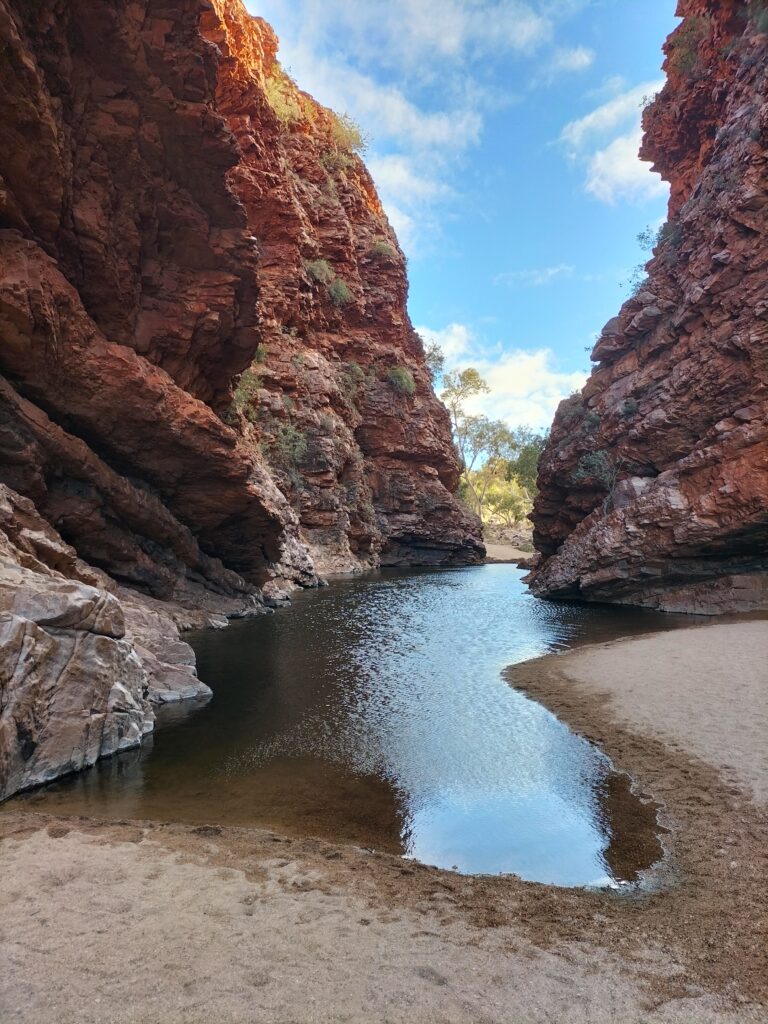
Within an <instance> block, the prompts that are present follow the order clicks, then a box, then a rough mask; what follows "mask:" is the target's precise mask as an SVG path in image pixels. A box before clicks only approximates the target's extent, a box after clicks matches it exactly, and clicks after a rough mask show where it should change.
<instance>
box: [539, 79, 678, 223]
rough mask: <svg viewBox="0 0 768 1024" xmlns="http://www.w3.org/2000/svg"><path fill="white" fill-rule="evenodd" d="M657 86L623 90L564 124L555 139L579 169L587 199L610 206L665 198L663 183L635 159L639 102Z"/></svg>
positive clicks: (639, 116) (646, 165) (655, 89)
mask: <svg viewBox="0 0 768 1024" xmlns="http://www.w3.org/2000/svg"><path fill="white" fill-rule="evenodd" d="M662 84H663V83H662V82H660V81H654V82H644V83H642V84H641V85H637V86H634V87H633V88H631V89H624V91H623V92H620V93H619V94H618V95H616V96H613V97H612V98H611V99H609V100H607V101H606V102H604V103H601V104H600V105H599V106H597V107H595V108H594V110H591V111H590V112H589V113H588V114H585V115H584V116H583V117H580V118H578V119H576V120H574V121H570V122H569V123H568V124H566V125H565V126H564V128H563V130H562V131H561V133H560V140H559V141H560V143H561V144H562V146H563V148H564V150H565V152H566V153H567V155H568V157H569V159H571V160H573V161H576V162H577V163H579V164H582V165H583V166H584V168H585V174H584V189H585V191H586V192H587V193H588V194H589V195H592V196H594V197H595V198H596V199H599V200H600V201H601V202H604V203H609V204H614V203H616V202H618V201H619V200H625V201H629V202H641V201H644V200H648V199H654V198H657V197H661V196H664V195H666V194H667V185H666V184H665V183H664V182H663V181H662V180H661V178H660V176H659V175H658V174H655V173H653V172H652V171H651V170H650V164H648V163H644V162H643V161H641V160H640V157H639V155H638V150H639V148H640V141H641V137H642V129H641V125H640V122H641V117H642V107H643V101H644V99H645V98H646V97H648V96H653V95H654V94H655V93H656V92H658V90H659V89H660V88H661V86H662Z"/></svg>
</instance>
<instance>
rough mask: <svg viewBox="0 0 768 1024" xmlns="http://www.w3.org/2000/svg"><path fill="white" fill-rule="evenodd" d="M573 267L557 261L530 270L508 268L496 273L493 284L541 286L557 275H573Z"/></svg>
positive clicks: (523, 286) (553, 279)
mask: <svg viewBox="0 0 768 1024" xmlns="http://www.w3.org/2000/svg"><path fill="white" fill-rule="evenodd" d="M574 269H575V268H574V267H572V266H571V265H570V264H569V263H559V264H558V265H557V266H556V267H538V268H533V269H530V270H509V271H506V272H505V273H503V274H497V275H496V277H494V279H493V283H494V284H506V285H511V286H513V287H514V286H517V287H520V288H541V287H543V286H544V285H548V284H551V283H552V282H553V281H555V280H556V279H557V278H559V277H573V274H574Z"/></svg>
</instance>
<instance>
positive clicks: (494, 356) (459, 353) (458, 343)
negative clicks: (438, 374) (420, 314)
mask: <svg viewBox="0 0 768 1024" xmlns="http://www.w3.org/2000/svg"><path fill="white" fill-rule="evenodd" d="M417 330H418V331H419V333H420V334H421V335H422V337H423V338H424V340H425V341H427V342H436V343H437V344H438V345H440V347H441V348H442V350H443V352H444V353H445V357H446V368H447V369H449V370H452V369H459V368H461V369H463V368H465V367H467V366H474V367H475V369H476V370H478V371H479V372H480V374H481V375H482V376H483V377H484V378H485V380H486V381H487V383H488V386H489V387H490V389H491V391H490V394H488V395H482V396H481V397H479V398H478V399H476V400H473V402H471V403H469V404H468V409H469V411H471V412H482V413H484V414H485V415H487V416H490V417H491V418H492V419H501V420H504V421H505V422H507V423H508V424H509V425H510V426H513V427H514V426H522V425H528V426H531V427H534V428H535V429H544V428H546V427H548V426H549V424H550V423H551V422H552V419H553V417H554V414H555V409H556V408H557V406H558V404H559V403H560V401H561V400H562V399H563V398H566V397H567V396H568V395H570V394H571V393H572V392H573V391H575V390H577V389H579V388H581V387H583V385H584V382H585V381H586V378H587V374H586V372H582V371H578V372H575V373H565V372H562V371H561V370H559V369H558V367H557V363H556V359H555V356H554V354H553V353H552V352H551V350H550V349H547V348H539V349H524V348H515V349H512V350H506V351H505V350H504V349H503V348H502V347H501V346H492V347H489V346H487V345H484V344H483V343H482V342H481V341H480V340H479V339H478V338H477V337H476V336H475V335H474V333H473V332H472V331H471V330H470V328H469V327H467V326H466V325H465V324H460V323H452V324H449V325H448V326H446V327H444V328H442V329H439V330H435V329H432V328H429V327H419V328H417Z"/></svg>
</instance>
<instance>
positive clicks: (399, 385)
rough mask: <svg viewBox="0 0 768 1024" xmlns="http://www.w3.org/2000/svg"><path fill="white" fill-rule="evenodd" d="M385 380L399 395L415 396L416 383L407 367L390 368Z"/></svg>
mask: <svg viewBox="0 0 768 1024" xmlns="http://www.w3.org/2000/svg"><path fill="white" fill-rule="evenodd" d="M387 380H388V381H389V383H390V384H391V385H392V387H393V388H394V389H395V391H396V392H397V393H398V394H399V395H409V396H410V395H414V394H416V381H415V380H414V379H413V374H412V373H411V371H410V370H409V369H408V367H407V366H391V367H390V368H389V372H388V373H387Z"/></svg>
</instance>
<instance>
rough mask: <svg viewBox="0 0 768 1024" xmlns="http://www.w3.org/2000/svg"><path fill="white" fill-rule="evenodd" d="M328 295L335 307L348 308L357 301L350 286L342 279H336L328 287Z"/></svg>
mask: <svg viewBox="0 0 768 1024" xmlns="http://www.w3.org/2000/svg"><path fill="white" fill-rule="evenodd" d="M328 295H329V297H330V300H331V302H332V303H333V304H334V306H347V305H349V303H350V302H354V300H355V297H354V295H353V294H352V292H351V291H350V289H349V285H348V284H347V283H346V281H342V279H341V278H340V277H335V278H334V279H333V280H332V281H331V283H330V284H329V285H328Z"/></svg>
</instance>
